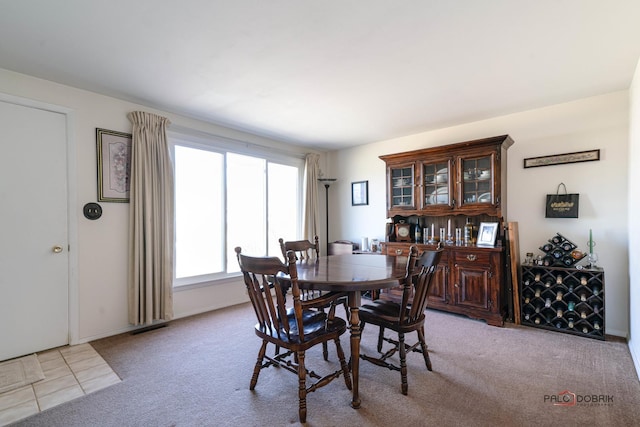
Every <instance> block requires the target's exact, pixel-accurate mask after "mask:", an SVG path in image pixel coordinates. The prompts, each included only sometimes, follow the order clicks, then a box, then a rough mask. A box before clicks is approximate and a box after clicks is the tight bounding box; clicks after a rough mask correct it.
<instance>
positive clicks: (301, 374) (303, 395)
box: [297, 351, 307, 423]
mask: <svg viewBox="0 0 640 427" xmlns="http://www.w3.org/2000/svg"><path fill="white" fill-rule="evenodd" d="M297 356H298V357H297V359H298V400H299V401H300V405H299V409H298V415H299V417H300V422H301V423H306V422H307V385H306V379H307V371H306V369H305V367H304V351H298V353H297Z"/></svg>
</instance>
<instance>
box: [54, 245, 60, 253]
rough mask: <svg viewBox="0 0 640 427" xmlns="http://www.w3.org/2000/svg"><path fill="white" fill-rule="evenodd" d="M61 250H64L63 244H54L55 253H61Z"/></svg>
mask: <svg viewBox="0 0 640 427" xmlns="http://www.w3.org/2000/svg"><path fill="white" fill-rule="evenodd" d="M60 252H62V246H54V247H53V253H54V254H59V253H60Z"/></svg>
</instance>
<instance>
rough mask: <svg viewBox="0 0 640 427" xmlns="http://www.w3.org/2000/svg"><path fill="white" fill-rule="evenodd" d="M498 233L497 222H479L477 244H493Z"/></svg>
mask: <svg viewBox="0 0 640 427" xmlns="http://www.w3.org/2000/svg"><path fill="white" fill-rule="evenodd" d="M497 235H498V223H497V222H481V223H480V229H479V230H478V240H477V245H478V246H495V244H496V236H497Z"/></svg>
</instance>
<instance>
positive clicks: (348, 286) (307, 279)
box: [296, 254, 407, 408]
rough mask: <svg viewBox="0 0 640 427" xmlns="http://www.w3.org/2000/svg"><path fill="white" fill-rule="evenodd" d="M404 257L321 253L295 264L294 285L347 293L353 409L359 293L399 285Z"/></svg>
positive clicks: (356, 402)
mask: <svg viewBox="0 0 640 427" xmlns="http://www.w3.org/2000/svg"><path fill="white" fill-rule="evenodd" d="M406 265H407V257H405V256H395V255H394V256H391V255H383V254H341V255H329V256H321V257H318V258H317V259H315V260H313V259H312V260H307V261H304V262H298V263H296V267H297V271H298V286H299V287H300V288H301V289H308V290H316V291H342V292H347V299H348V306H349V329H350V332H351V333H350V348H351V376H352V382H353V387H352V392H353V395H352V400H351V406H352V407H353V408H359V407H360V394H359V388H358V379H359V373H360V372H359V370H360V335H361V330H360V317H359V314H358V311H359V307H360V305H361V299H362V293H363V292H365V291H372V290H377V289H387V288H392V287H395V286H399V285H400V282H401V280H402V279H403V278H404V276H405V273H406Z"/></svg>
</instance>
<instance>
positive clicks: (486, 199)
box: [460, 155, 494, 205]
mask: <svg viewBox="0 0 640 427" xmlns="http://www.w3.org/2000/svg"><path fill="white" fill-rule="evenodd" d="M492 160H493V156H492V155H489V156H485V157H478V158H466V159H462V160H461V169H462V170H461V174H462V194H461V196H462V200H460V204H461V205H469V204H475V203H494V195H493V181H494V177H493V161H492Z"/></svg>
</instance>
